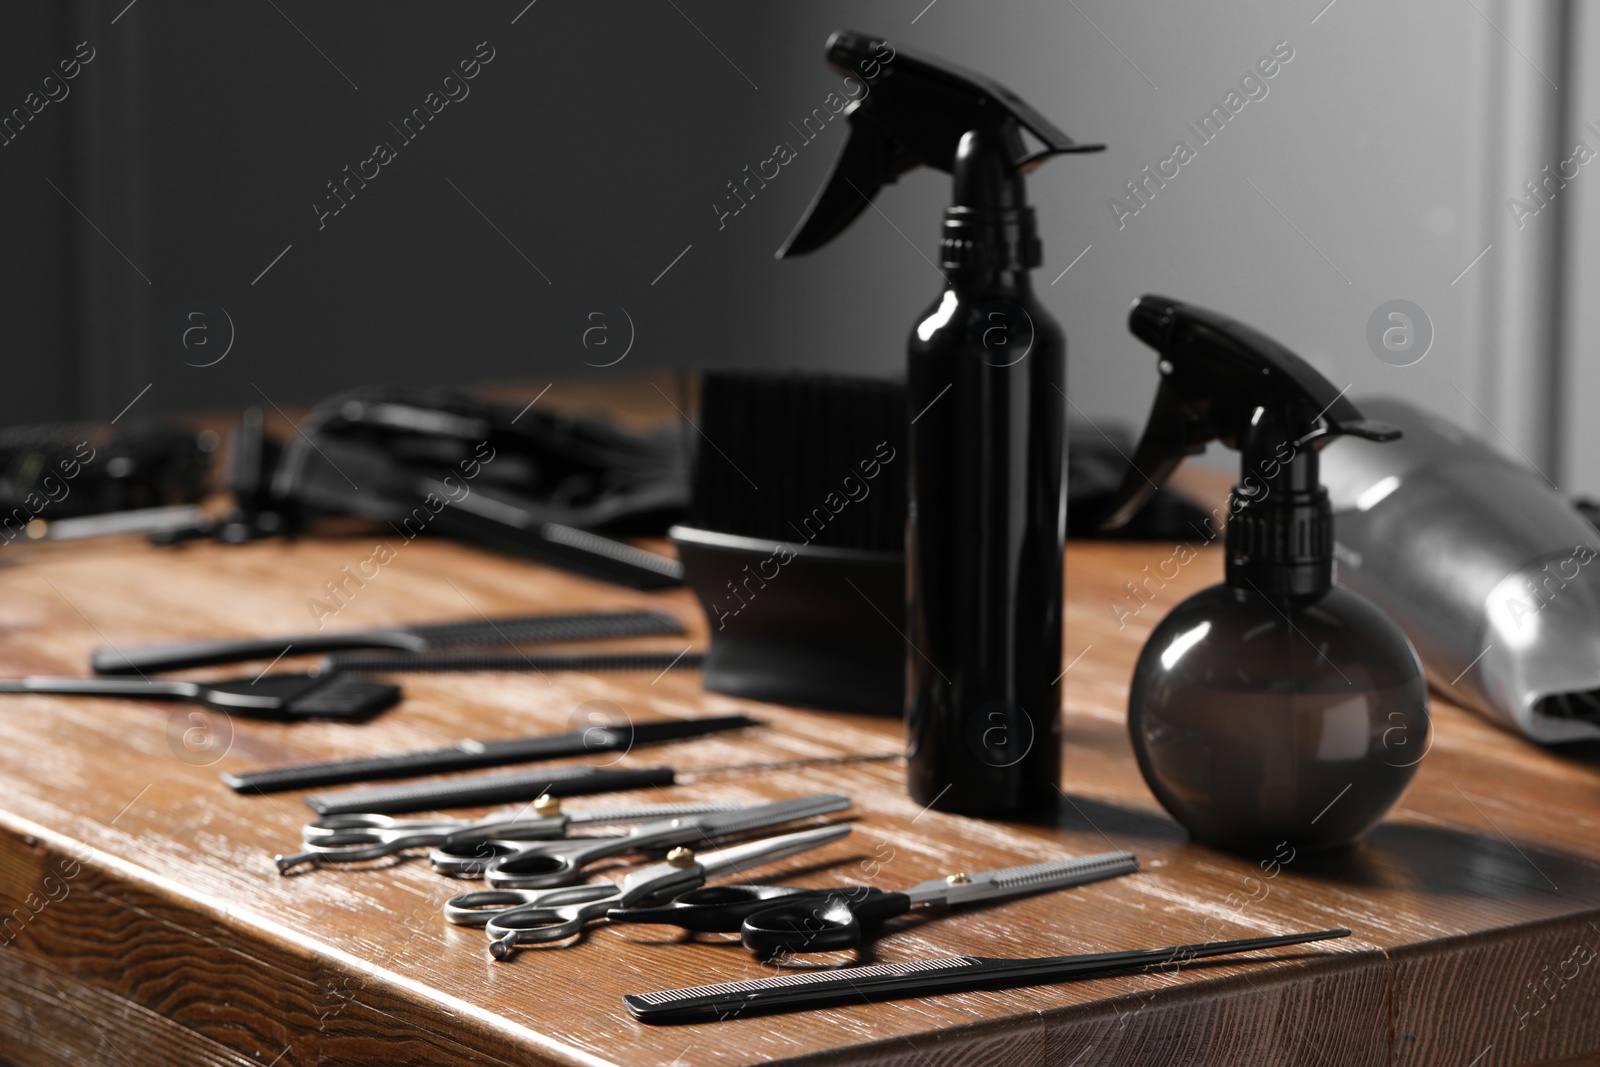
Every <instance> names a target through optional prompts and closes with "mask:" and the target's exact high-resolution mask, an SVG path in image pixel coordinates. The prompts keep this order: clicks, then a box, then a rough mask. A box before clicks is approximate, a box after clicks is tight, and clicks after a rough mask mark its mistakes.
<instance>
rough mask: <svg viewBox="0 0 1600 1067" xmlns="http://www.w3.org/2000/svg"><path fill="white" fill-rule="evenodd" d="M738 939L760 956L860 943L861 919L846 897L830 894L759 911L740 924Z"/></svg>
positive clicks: (817, 950) (828, 948) (829, 949)
mask: <svg viewBox="0 0 1600 1067" xmlns="http://www.w3.org/2000/svg"><path fill="white" fill-rule="evenodd" d="M739 939H740V940H741V941H743V942H744V946H745V947H746V948H748V949H750V950H752V951H754V952H756V953H758V954H760V955H763V956H767V955H773V954H775V953H779V952H832V951H836V950H838V949H846V948H855V947H856V946H857V945H859V944H861V921H860V920H859V919H858V918H857V917H856V913H855V909H854V908H853V907H852V906H851V904H850V902H849V901H848V900H846V899H845V898H844V897H842V896H839V895H835V894H830V895H829V896H826V897H813V898H811V899H809V900H800V901H795V902H792V903H788V904H779V905H777V906H776V907H771V908H767V909H766V910H765V911H758V912H756V913H755V914H754V915H751V916H749V917H748V918H746V919H745V921H744V923H743V925H741V926H740V928H739Z"/></svg>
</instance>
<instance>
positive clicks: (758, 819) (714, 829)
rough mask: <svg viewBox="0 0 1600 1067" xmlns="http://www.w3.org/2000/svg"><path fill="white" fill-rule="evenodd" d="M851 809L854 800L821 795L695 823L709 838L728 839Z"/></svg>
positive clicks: (700, 817) (698, 818)
mask: <svg viewBox="0 0 1600 1067" xmlns="http://www.w3.org/2000/svg"><path fill="white" fill-rule="evenodd" d="M849 806H850V798H849V797H847V796H841V795H840V794H838V793H819V794H817V795H816V796H810V797H799V798H797V799H794V800H780V801H778V802H777V803H774V804H759V805H757V806H756V807H753V808H741V809H739V810H737V811H730V812H728V813H726V814H723V815H698V816H695V817H694V818H693V822H694V824H695V825H696V826H698V827H699V828H700V830H701V831H702V832H703V833H704V834H705V835H706V836H707V837H725V836H727V835H728V834H737V833H741V832H742V831H745V830H761V829H765V828H766V827H768V826H780V825H782V824H783V823H786V822H794V821H795V820H796V819H809V818H811V817H812V816H815V815H831V814H832V813H834V812H836V811H844V810H845V809H846V808H848V807H849Z"/></svg>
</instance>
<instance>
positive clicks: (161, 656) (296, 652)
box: [89, 630, 428, 674]
mask: <svg viewBox="0 0 1600 1067" xmlns="http://www.w3.org/2000/svg"><path fill="white" fill-rule="evenodd" d="M427 647H428V643H427V642H426V641H424V640H423V639H422V638H420V637H417V636H415V635H413V634H407V633H402V632H400V631H389V630H375V631H360V632H356V633H331V634H300V635H297V636H291V637H246V638H240V639H238V640H228V641H185V642H183V643H181V644H172V645H144V646H142V647H138V648H125V649H116V648H97V649H95V650H94V652H92V653H90V655H89V667H90V668H91V669H92V670H93V671H94V672H95V673H96V674H144V673H147V672H148V673H154V672H157V671H181V670H187V669H188V668H190V667H213V666H216V665H217V664H219V663H239V662H241V661H244V660H252V659H275V658H276V657H278V656H283V655H291V656H300V655H305V654H308V653H312V652H344V651H347V650H349V649H357V648H393V649H399V650H401V651H404V652H421V651H423V650H424V649H426V648H427Z"/></svg>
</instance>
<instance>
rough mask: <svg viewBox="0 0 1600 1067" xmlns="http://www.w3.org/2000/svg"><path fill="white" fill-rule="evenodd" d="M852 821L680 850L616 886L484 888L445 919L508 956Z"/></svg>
mask: <svg viewBox="0 0 1600 1067" xmlns="http://www.w3.org/2000/svg"><path fill="white" fill-rule="evenodd" d="M848 833H850V827H849V826H823V827H818V828H817V829H815V830H802V831H800V832H799V833H793V834H784V835H782V836H779V837H769V838H765V839H763V840H760V841H750V842H746V843H745V844H742V845H733V846H731V847H729V848H723V849H717V850H716V851H713V852H706V853H701V854H698V855H697V854H696V853H694V852H693V851H691V850H690V849H687V848H681V847H680V848H675V849H673V850H672V851H671V852H670V853H668V855H667V858H666V860H665V861H664V862H662V863H656V864H652V865H651V866H649V867H643V868H640V869H639V870H637V871H634V872H633V873H631V874H629V875H628V876H627V877H625V878H623V879H622V881H621V882H619V883H615V884H611V883H604V882H598V883H595V884H593V885H574V886H563V887H561V888H557V889H484V890H478V891H476V892H472V893H463V894H461V895H460V896H457V897H452V898H451V899H450V900H449V901H447V902H446V903H445V906H444V914H445V918H446V919H449V920H450V921H451V922H453V923H456V924H458V925H463V926H479V925H482V926H484V927H485V929H486V931H487V932H488V935H489V939H490V944H489V951H490V952H491V953H492V954H493V956H494V958H495V959H501V960H503V959H506V958H508V957H509V956H510V955H511V954H512V953H513V952H514V951H516V948H517V946H518V945H528V944H540V943H544V942H549V941H561V940H564V939H566V938H569V937H571V936H573V935H574V934H576V933H578V931H580V930H582V929H583V927H584V925H585V924H587V923H589V922H592V921H593V920H595V919H600V918H604V917H605V914H606V912H607V911H609V910H610V909H611V908H613V907H618V906H620V907H624V908H625V907H628V906H629V905H631V904H634V903H636V902H638V901H642V900H646V899H650V898H662V897H670V896H673V895H675V894H677V893H682V892H684V891H686V890H689V889H693V888H695V887H696V886H701V885H704V884H705V883H706V880H707V879H710V878H716V877H718V876H720V875H723V874H727V873H729V872H738V871H741V870H743V869H744V868H746V867H752V866H757V865H760V864H763V863H772V862H775V861H777V860H780V859H784V858H786V857H789V856H793V855H797V854H798V853H801V852H807V851H810V850H811V849H814V848H818V847H820V846H822V845H826V844H829V843H830V842H833V841H837V840H839V839H840V838H842V837H844V836H845V835H847V834H848Z"/></svg>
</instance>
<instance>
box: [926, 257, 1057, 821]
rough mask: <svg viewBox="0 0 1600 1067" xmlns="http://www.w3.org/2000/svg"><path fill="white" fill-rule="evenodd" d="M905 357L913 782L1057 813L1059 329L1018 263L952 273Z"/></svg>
mask: <svg viewBox="0 0 1600 1067" xmlns="http://www.w3.org/2000/svg"><path fill="white" fill-rule="evenodd" d="M949 279H950V285H949V287H948V288H946V289H945V291H944V293H943V294H942V296H941V297H940V299H939V300H938V301H936V302H935V303H934V305H933V307H931V308H930V309H929V311H928V313H927V314H926V315H925V316H924V317H923V318H922V320H921V321H920V322H919V323H918V324H917V326H916V327H915V328H914V330H913V332H912V335H911V338H910V342H909V352H908V356H909V359H908V367H907V393H908V408H907V410H908V414H907V417H908V418H909V419H912V420H914V421H913V422H912V423H911V426H910V433H909V443H910V465H909V466H910V479H911V484H910V504H911V506H910V517H909V522H908V527H907V538H906V559H907V598H908V607H909V616H910V617H909V630H908V636H909V638H910V646H911V647H909V648H908V649H907V661H906V662H907V685H906V701H907V708H906V720H907V728H908V740H909V747H908V756H909V765H910V773H909V779H910V782H909V784H910V792H911V795H912V797H913V799H915V800H917V801H918V802H919V803H922V804H928V805H931V806H933V807H937V808H939V809H941V810H945V811H955V812H961V813H964V814H974V815H980V814H981V815H1016V816H1026V815H1030V814H1035V813H1038V812H1040V811H1044V810H1048V811H1052V812H1053V811H1054V810H1055V805H1056V802H1057V800H1058V797H1059V780H1060V762H1061V755H1060V753H1061V746H1060V677H1059V676H1060V674H1061V619H1062V612H1061V601H1062V551H1063V547H1064V536H1065V518H1066V512H1065V490H1064V485H1063V480H1062V479H1063V469H1064V468H1063V463H1064V432H1065V415H1064V411H1063V409H1064V408H1065V403H1066V402H1065V400H1064V399H1063V396H1064V393H1065V387H1066V377H1065V366H1066V340H1065V337H1064V335H1063V334H1062V331H1061V329H1060V327H1059V326H1058V325H1057V324H1056V323H1055V321H1054V320H1053V319H1052V318H1051V317H1050V315H1049V314H1048V313H1047V312H1046V311H1045V310H1044V309H1043V308H1042V307H1041V306H1040V305H1039V304H1038V303H1037V302H1036V301H1035V299H1034V297H1033V293H1032V290H1031V287H1030V285H1029V281H1028V275H1027V272H1026V271H1025V270H997V271H988V272H984V271H966V272H963V271H958V270H951V271H950V272H949Z"/></svg>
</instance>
